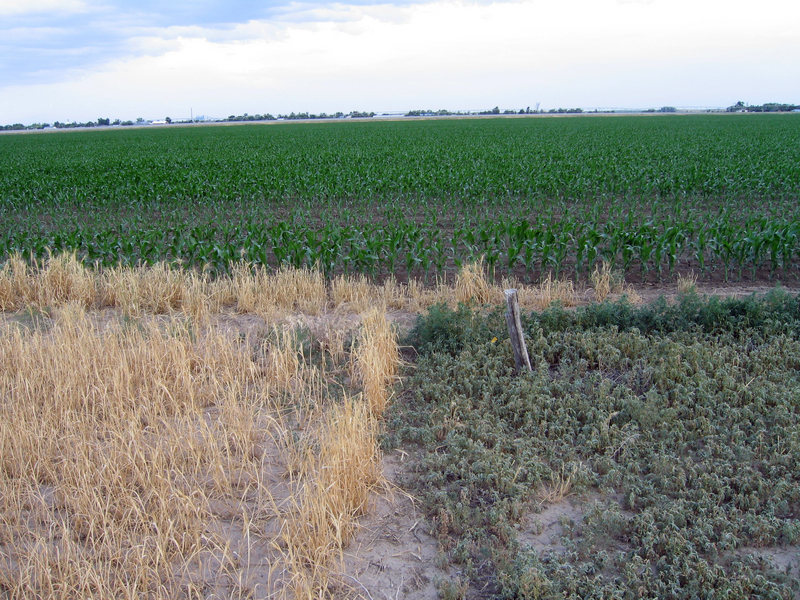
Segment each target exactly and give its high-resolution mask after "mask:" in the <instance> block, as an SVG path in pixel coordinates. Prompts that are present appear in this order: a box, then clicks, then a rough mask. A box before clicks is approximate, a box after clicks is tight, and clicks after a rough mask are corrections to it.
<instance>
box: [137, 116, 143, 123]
mask: <svg viewBox="0 0 800 600" xmlns="http://www.w3.org/2000/svg"><path fill="white" fill-rule="evenodd" d="M136 122H137V123H144V119H143V118H142V117H136Z"/></svg>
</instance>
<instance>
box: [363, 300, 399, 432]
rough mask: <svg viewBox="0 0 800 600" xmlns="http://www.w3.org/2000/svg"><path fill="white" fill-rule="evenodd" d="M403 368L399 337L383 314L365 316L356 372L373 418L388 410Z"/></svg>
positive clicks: (372, 310) (381, 311)
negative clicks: (399, 371) (399, 373)
mask: <svg viewBox="0 0 800 600" xmlns="http://www.w3.org/2000/svg"><path fill="white" fill-rule="evenodd" d="M399 367H400V353H399V349H398V346H397V333H396V332H395V331H393V330H392V328H391V325H390V324H389V322H388V321H387V320H386V313H385V312H384V311H383V310H378V309H371V310H370V311H368V312H366V313H365V314H364V315H362V324H361V330H360V331H359V335H358V338H357V340H356V341H355V348H354V350H353V371H354V373H355V375H356V378H357V380H358V381H360V382H361V384H362V386H363V389H364V398H365V400H366V403H367V405H368V406H369V408H370V411H371V413H372V415H373V416H376V417H377V416H380V415H382V414H383V412H384V410H386V407H387V405H388V403H389V398H390V396H391V386H392V384H393V383H394V380H395V378H396V377H397V372H398V370H399Z"/></svg>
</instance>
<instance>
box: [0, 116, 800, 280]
mask: <svg viewBox="0 0 800 600" xmlns="http://www.w3.org/2000/svg"><path fill="white" fill-rule="evenodd" d="M799 195H800V116H798V115H688V116H659V117H582V118H569V119H555V118H527V119H475V120H441V121H435V120H434V121H412V122H404V121H396V122H386V121H384V122H369V123H314V124H289V123H278V124H274V125H243V126H233V127H185V128H181V127H177V126H176V127H171V128H168V129H157V130H155V129H154V130H148V129H140V130H111V131H109V130H106V131H85V132H75V131H72V132H58V133H52V134H35V135H3V136H0V223H2V227H0V261H3V260H5V259H6V258H7V257H9V256H11V255H13V254H20V255H22V256H24V257H25V258H27V259H30V260H34V261H41V260H42V259H44V258H46V257H47V256H49V255H50V254H54V253H60V252H65V251H67V252H72V251H74V252H76V253H77V255H78V257H79V258H80V259H81V260H82V261H84V262H85V263H87V264H96V265H99V266H108V265H117V264H123V265H136V264H151V263H155V262H159V261H167V262H171V263H176V264H180V265H183V266H186V267H198V268H207V269H211V270H212V271H214V272H218V273H220V272H226V271H227V270H228V269H229V268H230V265H231V264H232V263H235V262H238V261H242V260H244V261H248V262H250V263H252V264H254V265H268V266H271V267H279V266H281V265H292V266H295V267H302V266H309V267H316V268H320V269H322V270H323V271H324V272H325V273H326V274H328V275H330V274H333V273H353V272H357V273H364V274H367V275H369V276H372V277H374V278H381V277H383V276H386V275H388V274H389V273H392V274H395V275H397V276H400V277H416V278H421V279H425V280H434V279H435V278H436V277H439V278H442V277H444V278H446V277H447V276H448V275H449V274H450V273H452V272H453V271H454V270H455V269H457V268H458V267H459V266H460V265H461V264H463V263H464V262H465V261H469V260H473V259H476V258H478V257H480V256H484V257H485V260H486V262H487V264H488V266H489V267H490V270H491V271H492V273H494V274H495V275H496V276H500V275H505V274H514V275H515V276H518V277H521V278H522V279H525V280H533V281H535V280H538V279H540V278H542V277H545V276H547V275H548V274H551V275H554V276H558V277H569V278H573V279H576V280H580V279H581V278H583V279H586V278H587V276H588V275H589V274H590V273H591V272H592V269H593V267H594V265H595V264H596V263H597V262H598V261H600V260H604V261H606V262H608V263H610V264H612V265H613V266H614V268H615V269H617V270H620V271H623V272H624V273H625V275H626V276H627V277H628V278H629V279H630V280H632V281H636V280H637V279H638V278H641V280H642V281H657V280H661V279H663V278H668V277H669V276H670V275H672V274H674V273H675V272H676V271H678V270H687V269H692V270H694V271H695V272H696V273H697V274H698V275H699V276H700V277H701V278H712V279H715V280H726V281H727V280H742V279H744V280H748V279H753V280H755V279H777V280H790V279H795V278H797V276H798V274H799V273H800V268H799V267H800V261H798V258H799V257H800V201H799V199H798V196H799Z"/></svg>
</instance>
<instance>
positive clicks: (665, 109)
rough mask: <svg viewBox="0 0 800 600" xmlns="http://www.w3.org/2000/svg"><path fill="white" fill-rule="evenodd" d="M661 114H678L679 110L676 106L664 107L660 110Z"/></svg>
mask: <svg viewBox="0 0 800 600" xmlns="http://www.w3.org/2000/svg"><path fill="white" fill-rule="evenodd" d="M659 112H662V113H674V112H678V109H677V108H675V107H674V106H662V107H661V108H660V109H659Z"/></svg>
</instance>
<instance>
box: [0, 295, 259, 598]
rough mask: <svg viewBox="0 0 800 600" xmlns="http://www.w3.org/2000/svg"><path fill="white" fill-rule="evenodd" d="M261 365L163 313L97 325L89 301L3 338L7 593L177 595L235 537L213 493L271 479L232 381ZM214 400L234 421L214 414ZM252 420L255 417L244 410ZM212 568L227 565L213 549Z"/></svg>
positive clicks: (1, 479)
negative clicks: (213, 528)
mask: <svg viewBox="0 0 800 600" xmlns="http://www.w3.org/2000/svg"><path fill="white" fill-rule="evenodd" d="M257 374H258V367H257V365H256V364H254V363H253V361H252V360H251V359H250V358H249V357H248V356H247V354H246V353H244V352H242V351H241V348H239V347H238V346H237V345H236V344H234V343H231V341H230V340H226V339H224V338H214V339H207V340H205V341H204V343H203V344H197V343H195V342H194V341H193V340H192V335H191V333H190V332H189V331H187V330H186V329H185V328H181V327H172V328H169V329H167V330H164V329H163V328H162V327H160V326H159V325H157V324H156V323H154V322H151V323H149V324H146V323H137V324H136V326H129V325H126V324H125V323H124V322H123V323H120V324H119V325H116V326H112V327H108V328H107V329H106V330H105V331H104V332H100V331H99V330H98V329H97V328H96V327H95V326H94V324H93V323H92V322H91V320H90V319H89V318H88V316H87V314H86V313H85V312H84V309H83V307H82V306H81V305H80V304H77V303H73V304H65V305H64V306H63V307H62V308H60V309H59V310H57V311H56V313H55V315H54V318H53V322H52V325H51V327H50V328H49V329H42V330H33V331H27V330H25V329H24V328H21V327H17V326H9V325H6V326H5V327H4V329H3V330H2V335H0V398H2V402H1V403H0V472H1V473H2V475H1V476H0V515H1V517H0V556H2V557H3V560H2V561H0V585H1V586H3V588H4V589H5V590H6V591H7V592H8V594H9V596H10V597H19V598H28V597H31V598H32V597H64V598H78V597H80V598H89V597H91V598H110V597H148V596H151V597H175V596H178V595H179V594H180V590H182V589H185V588H186V586H188V585H190V584H191V583H192V582H191V574H192V573H195V572H197V570H198V568H199V567H198V561H199V560H200V559H201V558H203V557H209V556H213V555H217V556H219V553H220V552H221V549H222V548H224V546H225V543H226V542H225V540H224V539H222V538H221V537H219V536H216V535H214V534H213V533H211V532H210V531H208V529H207V524H208V522H209V520H210V519H211V510H210V507H209V501H210V499H211V498H214V497H219V498H223V499H231V500H234V499H236V498H237V497H238V496H239V493H238V491H237V489H236V486H234V485H232V483H231V481H230V474H232V473H248V478H249V479H250V480H252V481H257V480H258V479H259V475H258V463H257V462H255V461H253V460H252V459H251V458H250V453H249V452H248V451H247V450H248V449H249V448H250V447H252V445H253V444H254V443H255V441H256V440H257V439H258V437H259V435H260V434H259V433H258V428H257V427H256V426H255V425H250V426H244V423H245V422H247V421H249V422H251V423H252V421H253V420H254V417H253V413H252V408H251V406H248V405H247V404H244V403H241V402H239V395H238V394H237V393H236V390H239V391H241V390H243V389H245V387H246V386H248V385H249V384H251V383H252V382H253V381H255V378H256V376H257ZM212 405H213V406H215V407H216V408H217V410H218V411H219V413H220V414H221V415H223V417H224V418H223V420H221V421H217V422H214V421H213V420H211V419H209V418H208V414H207V411H208V410H209V409H210V408H211V407H212ZM248 415H249V416H248ZM215 561H216V567H215V569H214V572H215V575H216V576H221V575H222V574H224V573H225V572H226V570H227V569H229V568H230V567H231V565H227V564H226V563H225V561H224V560H222V559H219V558H217V559H215Z"/></svg>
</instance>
